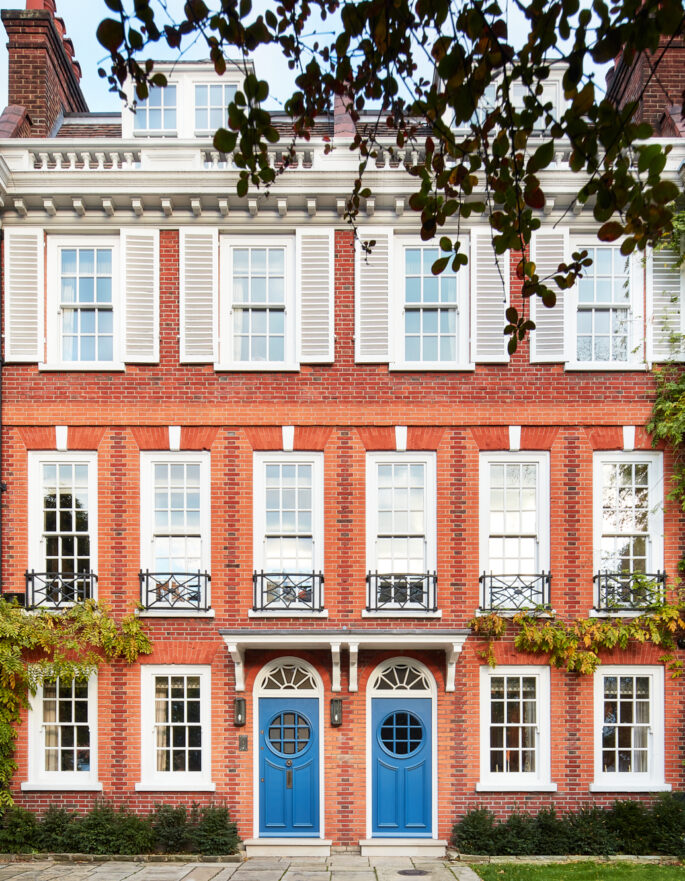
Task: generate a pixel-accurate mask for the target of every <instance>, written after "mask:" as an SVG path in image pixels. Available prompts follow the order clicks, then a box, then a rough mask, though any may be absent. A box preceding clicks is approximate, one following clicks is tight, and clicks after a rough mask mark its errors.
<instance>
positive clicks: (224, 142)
mask: <svg viewBox="0 0 685 881" xmlns="http://www.w3.org/2000/svg"><path fill="white" fill-rule="evenodd" d="M237 140H238V134H237V132H230V131H228V129H225V128H220V129H217V131H216V132H215V133H214V139H213V144H214V146H215V147H216V149H217V150H218V151H219V152H220V153H232V152H233V151H234V150H235V145H236V142H237Z"/></svg>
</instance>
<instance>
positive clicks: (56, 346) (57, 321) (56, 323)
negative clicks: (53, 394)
mask: <svg viewBox="0 0 685 881" xmlns="http://www.w3.org/2000/svg"><path fill="white" fill-rule="evenodd" d="M69 248H111V251H112V334H113V339H112V360H111V361H64V360H63V359H62V311H61V308H60V301H61V292H60V279H61V269H60V259H59V255H60V253H61V251H62V249H69ZM122 259H123V250H122V247H121V237H120V236H112V235H109V236H106V235H105V236H102V235H97V234H92V235H83V234H81V235H48V237H47V265H46V281H47V294H46V310H47V311H46V316H45V318H46V321H45V325H46V333H45V336H46V351H45V363H44V364H40V365H39V366H40V367H41V369H53V370H101V371H103V372H107V371H109V370H117V369H122V368H123V367H124V333H125V325H124V323H125V315H126V304H125V297H124V291H123V287H122V268H121V262H122Z"/></svg>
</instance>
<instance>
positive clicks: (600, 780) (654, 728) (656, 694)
mask: <svg viewBox="0 0 685 881" xmlns="http://www.w3.org/2000/svg"><path fill="white" fill-rule="evenodd" d="M605 676H648V677H649V679H650V686H649V710H650V724H649V733H648V738H649V740H648V743H649V746H648V761H649V770H648V771H646V772H635V771H632V772H621V771H614V772H611V773H609V772H604V771H602V729H603V727H604V725H605V724H606V723H605V721H604V688H603V679H604V677H605ZM593 728H594V765H595V776H594V780H593V781H592V783H590V791H591V792H667V791H669V790H670V788H671V787H670V785H669V784H667V783H666V782H665V779H664V668H663V666H662V665H661V664H653V665H646V664H643V665H639V664H635V665H633V664H625V665H619V664H612V665H607V664H602V665H601V666H600V667H599V668H598V669H597V670H596V671H595V674H594V726H593Z"/></svg>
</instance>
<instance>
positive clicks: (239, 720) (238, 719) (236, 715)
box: [233, 697, 246, 728]
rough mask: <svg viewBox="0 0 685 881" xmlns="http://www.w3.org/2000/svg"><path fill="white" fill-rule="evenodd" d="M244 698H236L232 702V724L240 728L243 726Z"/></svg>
mask: <svg viewBox="0 0 685 881" xmlns="http://www.w3.org/2000/svg"><path fill="white" fill-rule="evenodd" d="M245 713H246V709H245V698H244V697H237V698H236V699H235V700H234V701H233V724H234V725H235V726H236V727H237V728H241V727H242V726H243V725H244V724H245Z"/></svg>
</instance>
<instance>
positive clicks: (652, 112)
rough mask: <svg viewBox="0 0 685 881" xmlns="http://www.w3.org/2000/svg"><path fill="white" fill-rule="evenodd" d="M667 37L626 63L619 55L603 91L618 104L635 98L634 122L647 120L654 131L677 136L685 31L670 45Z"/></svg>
mask: <svg viewBox="0 0 685 881" xmlns="http://www.w3.org/2000/svg"><path fill="white" fill-rule="evenodd" d="M669 41H670V38H669V37H662V38H661V42H660V45H659V48H658V49H657V51H656V52H654V53H652V52H641V53H640V54H639V55H636V56H635V60H634V61H633V63H632V65H630V66H628V65H627V64H626V62H625V59H624V58H623V54H621V55H619V56H618V57H617V58H616V59H615V61H614V66H613V68H612V69H611V70H610V71H609V72H608V73H607V86H608V89H607V95H608V97H609V98H611V99H612V100H613V101H614V102H615V103H617V104H618V106H619V107H624V106H625V105H626V104H628V103H629V102H632V101H637V102H638V106H637V110H636V111H635V114H634V116H633V121H634V122H648V123H649V124H650V125H651V126H652V128H653V129H654V133H655V134H656V135H664V136H672V137H677V136H678V134H679V121H682V119H683V114H682V106H683V101H684V100H685V34H684V33H683V32H682V31H681V33H680V34H679V35H678V36H676V37H675V39H673V41H672V42H671V44H670V46H669V45H668V44H669ZM655 65H656V71H655V72H654V73H653V71H654V67H655ZM650 76H651V79H650ZM674 119H675V122H674ZM681 136H682V135H681Z"/></svg>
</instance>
